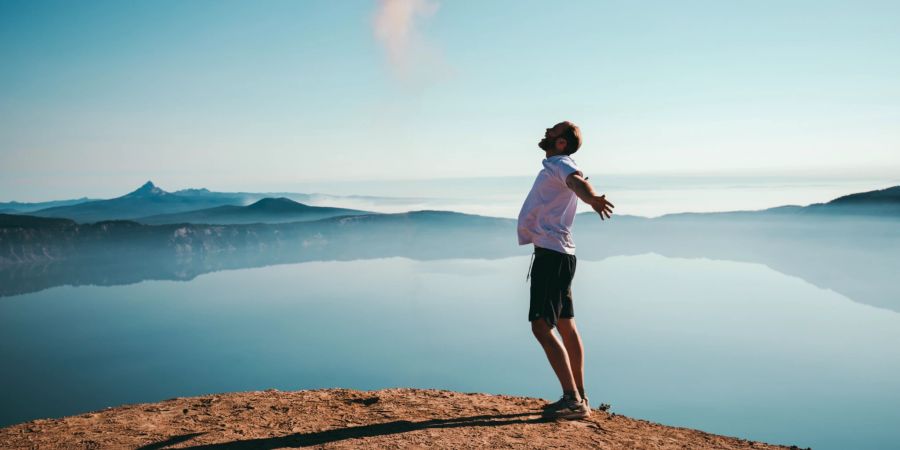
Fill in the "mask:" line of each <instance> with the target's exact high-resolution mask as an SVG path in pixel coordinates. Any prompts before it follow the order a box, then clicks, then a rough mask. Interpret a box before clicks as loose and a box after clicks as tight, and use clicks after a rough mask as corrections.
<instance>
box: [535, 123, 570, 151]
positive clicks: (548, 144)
mask: <svg viewBox="0 0 900 450" xmlns="http://www.w3.org/2000/svg"><path fill="white" fill-rule="evenodd" d="M567 126H568V124H566V123H565V122H560V123H558V124H556V125H553V128H547V130H546V131H544V139H541V142H538V147H540V148H541V149H542V150H544V151H554V150H557V149H560V145H561V146H562V148H565V145H566V141H565V139H562V138H560V136H562V134H563V132H565V131H566V127H567Z"/></svg>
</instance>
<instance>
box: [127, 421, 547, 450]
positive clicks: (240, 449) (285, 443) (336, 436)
mask: <svg viewBox="0 0 900 450" xmlns="http://www.w3.org/2000/svg"><path fill="white" fill-rule="evenodd" d="M539 414H540V413H519V414H497V415H481V416H469V417H456V418H453V419H432V420H426V421H422V422H411V421H408V420H397V421H394V422H385V423H376V424H372V425H360V426H355V427H347V428H336V429H333V430H325V431H316V432H312V433H296V434H290V435H287V436H279V437H271V438H260V439H248V440H245V441H233V442H225V443H222V444H204V445H197V446H193V447H184V448H186V449H226V450H244V449H273V448H282V447H307V446H311V445H321V444H327V443H329V442H335V441H341V440H344V439H355V438H363V437H372V436H384V435H388V434H397V433H406V432H408V431H417V430H424V429H426V428H455V427H496V426H503V425H513V424H519V423H540V422H546V421H547V420H548V419H544V418H542V417H540V415H539ZM529 416H537V417H534V418H531V419H525V418H524V417H529ZM200 434H203V433H188V434H185V435H179V436H173V437H171V438H169V439H167V440H165V441H163V442H155V443H153V444H148V445H145V446H142V447H139V450H151V449H159V448H163V447H165V446H167V445H172V444H175V443H178V442H183V441H185V440H189V439H191V438H193V437H195V436H198V435H200Z"/></svg>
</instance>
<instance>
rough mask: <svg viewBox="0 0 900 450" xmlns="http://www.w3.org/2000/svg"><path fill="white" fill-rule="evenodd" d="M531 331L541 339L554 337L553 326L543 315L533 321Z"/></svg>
mask: <svg viewBox="0 0 900 450" xmlns="http://www.w3.org/2000/svg"><path fill="white" fill-rule="evenodd" d="M531 332H532V333H533V334H534V337H536V338H538V340H539V341H542V340H544V339H549V338H552V337H553V327H551V326H550V324H548V323H547V320H546V319H544V318H543V317H541V318H538V319H534V320H532V321H531Z"/></svg>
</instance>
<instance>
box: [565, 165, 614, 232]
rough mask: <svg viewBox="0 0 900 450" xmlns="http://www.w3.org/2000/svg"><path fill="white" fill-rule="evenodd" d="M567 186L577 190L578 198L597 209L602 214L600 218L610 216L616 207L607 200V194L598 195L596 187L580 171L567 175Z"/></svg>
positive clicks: (574, 190)
mask: <svg viewBox="0 0 900 450" xmlns="http://www.w3.org/2000/svg"><path fill="white" fill-rule="evenodd" d="M566 186H568V187H569V189H571V190H572V191H573V192H575V195H577V196H578V198H580V199H581V200H582V201H584V202H585V203H587V204H588V205H591V208H594V211H597V214H600V220H605V219H609V218H610V216H611V215H612V209H613V208H615V206H614V205H613V204H612V203H610V202H609V201H607V200H606V194H604V195H597V193H596V192H594V187H593V186H591V184H590V183H588V182H587V180H585V179H584V176H583V175H582V174H581V172H580V171H579V172H575V173H572V174H571V175H569V176H568V177H566ZM604 215H606V217H604Z"/></svg>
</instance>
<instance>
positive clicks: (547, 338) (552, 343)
mask: <svg viewBox="0 0 900 450" xmlns="http://www.w3.org/2000/svg"><path fill="white" fill-rule="evenodd" d="M531 332H532V333H534V337H536V338H537V340H538V342H539V343H540V344H541V347H543V348H544V353H546V354H547V359H548V360H549V361H550V366H551V367H553V372H555V373H556V378H559V384H560V385H561V386H562V389H563V392H573V393H574V394H575V396H576V397H578V398H580V397H581V396H580V395H579V393H578V390H577V388H576V386H575V378H573V377H572V368H571V367H570V366H569V356H568V355H567V354H566V349H565V347H563V345H562V343H560V342H559V339H557V338H556V336H555V335H554V334H553V328H550V325H548V324H547V321H545V320H544V319H543V318H539V319H535V320H532V321H531Z"/></svg>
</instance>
